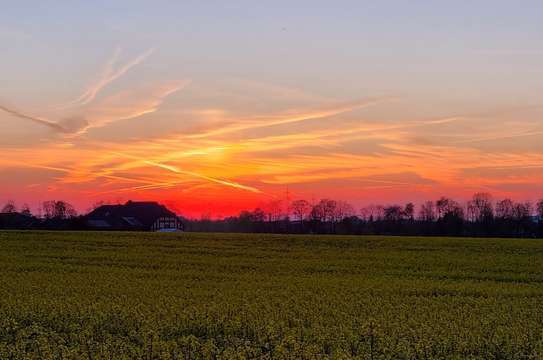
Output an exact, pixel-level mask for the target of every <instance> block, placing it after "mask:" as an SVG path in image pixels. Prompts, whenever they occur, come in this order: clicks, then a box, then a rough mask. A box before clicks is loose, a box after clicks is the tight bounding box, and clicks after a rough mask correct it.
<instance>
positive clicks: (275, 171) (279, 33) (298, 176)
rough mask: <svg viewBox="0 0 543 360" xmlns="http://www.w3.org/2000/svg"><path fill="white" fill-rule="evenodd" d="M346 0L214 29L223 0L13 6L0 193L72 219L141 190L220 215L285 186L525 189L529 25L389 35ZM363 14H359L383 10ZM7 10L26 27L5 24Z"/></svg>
mask: <svg viewBox="0 0 543 360" xmlns="http://www.w3.org/2000/svg"><path fill="white" fill-rule="evenodd" d="M352 5H353V7H352V8H351V11H349V12H348V13H343V12H342V13H341V14H339V12H341V9H339V8H334V9H333V10H330V11H333V12H338V14H336V15H338V16H336V17H334V19H343V21H341V22H337V20H331V19H328V18H327V17H325V16H324V15H325V14H326V13H327V12H326V11H324V8H322V9H321V8H319V6H315V7H312V8H311V9H310V10H308V9H307V8H305V9H302V8H300V9H294V8H293V9H292V12H293V13H296V14H298V16H305V15H303V14H306V15H307V12H308V11H309V12H310V14H309V15H313V16H309V15H308V16H307V18H305V17H304V18H300V17H295V16H286V17H285V16H283V15H281V16H279V13H276V12H274V11H271V10H270V12H269V13H268V15H269V16H265V17H262V18H261V20H262V21H258V22H253V21H250V22H249V20H247V19H246V18H243V19H238V20H236V21H231V22H230V21H228V19H230V18H229V17H228V16H232V19H234V18H236V19H237V16H238V15H236V14H239V12H238V11H237V10H236V11H235V9H230V8H228V7H226V8H224V9H222V10H221V11H222V13H221V14H223V15H224V16H226V17H225V18H223V17H221V18H220V20H216V19H215V20H216V21H215V20H214V21H211V20H210V19H208V17H210V16H212V15H213V12H212V11H211V10H210V9H200V8H198V9H196V8H190V9H185V10H186V11H184V12H183V11H178V12H177V13H178V14H186V15H180V16H187V19H186V20H187V21H189V22H190V21H193V20H194V19H193V18H191V17H190V16H189V15H190V14H193V15H194V16H197V18H198V16H199V18H198V19H199V20H201V21H202V22H201V23H200V24H202V23H203V24H209V26H204V27H198V26H197V24H192V26H191V27H190V28H182V27H180V26H178V23H176V22H168V21H171V20H172V19H170V15H169V12H168V11H167V9H162V10H160V9H155V8H153V9H143V8H141V9H140V8H135V9H133V11H134V13H133V17H132V18H131V19H130V21H125V20H126V19H124V18H123V17H122V16H120V15H118V14H117V15H112V14H110V13H104V14H102V13H100V11H98V10H96V9H87V12H83V11H82V10H79V9H76V8H75V7H74V8H70V7H68V8H67V9H64V8H62V9H60V8H59V9H56V10H55V9H54V6H52V8H47V9H42V10H41V11H42V13H40V16H41V17H40V16H38V13H36V14H33V12H34V11H36V12H37V11H38V10H36V9H15V7H14V9H11V12H12V14H11V15H13V16H11V17H9V16H8V17H7V18H6V19H3V20H6V21H3V23H4V25H2V26H4V27H1V26H0V40H6V42H5V43H6V44H8V47H9V49H8V50H9V51H7V52H6V55H5V56H4V58H3V60H2V61H3V62H2V63H0V72H1V73H2V74H3V80H4V83H3V86H2V89H0V148H1V151H2V156H1V157H0V175H1V178H0V179H1V180H0V202H5V201H7V200H10V199H12V200H15V201H16V202H17V203H18V204H22V203H28V204H30V205H31V207H32V208H36V207H37V205H38V204H39V203H40V202H41V201H45V200H50V199H65V200H67V201H69V202H72V203H73V204H74V205H76V207H77V208H78V210H79V211H85V210H87V209H88V208H89V207H90V206H91V205H92V204H93V203H96V202H98V201H108V202H118V201H126V200H129V199H132V200H157V201H160V202H163V203H165V204H167V205H168V206H170V207H172V208H174V209H175V210H176V211H178V212H179V213H181V214H184V215H187V216H200V215H202V214H211V215H212V216H225V215H230V214H235V213H237V212H239V211H240V210H241V209H246V208H254V207H256V206H266V204H268V203H270V202H273V201H277V200H283V199H285V197H286V191H287V189H288V193H289V196H290V198H291V199H296V198H305V199H308V200H312V199H314V200H317V199H319V198H324V197H329V198H335V199H341V200H346V201H348V202H350V203H352V204H353V205H355V207H356V208H359V207H361V206H364V205H366V204H369V203H375V202H379V203H384V204H387V203H393V202H407V201H413V202H416V203H419V202H421V201H423V200H427V199H436V198H437V197H439V196H441V195H448V196H451V197H455V198H457V199H458V200H465V199H467V198H468V197H469V196H470V195H471V194H473V193H474V192H480V191H484V192H491V193H492V194H494V197H495V198H503V197H511V198H514V199H517V200H536V199H539V198H541V197H543V186H542V184H543V146H542V145H541V144H542V143H543V121H542V120H541V119H542V115H543V101H542V98H541V94H543V81H542V80H541V79H543V76H541V75H542V74H541V70H540V64H541V60H543V52H541V51H540V50H538V49H536V48H533V47H531V45H530V44H528V43H527V41H528V40H529V39H532V38H533V39H539V38H540V37H537V36H536V35H537V34H536V32H534V31H532V30H533V29H532V30H529V29H528V28H526V29H525V28H524V27H528V26H529V24H532V20H534V21H535V20H536V19H532V18H531V16H530V14H528V13H524V12H520V11H517V10H518V9H516V10H515V11H517V12H515V13H512V12H511V11H506V10H508V9H505V8H504V9H501V8H500V9H501V10H503V13H502V12H500V13H498V12H496V13H492V14H487V13H486V10H484V11H485V14H486V15H487V18H486V20H487V21H486V22H482V23H481V19H480V18H477V19H478V20H477V22H476V21H475V18H474V19H472V20H473V22H470V21H471V20H470V19H471V18H469V17H466V18H464V17H463V15H462V14H460V13H454V11H457V10H458V9H456V8H455V9H454V11H453V9H449V10H451V12H448V13H447V12H441V10H440V8H438V7H435V8H434V7H430V8H431V9H430V10H431V11H433V12H434V14H433V15H432V16H431V17H430V16H429V17H427V18H418V16H420V14H419V15H416V14H412V16H413V17H412V18H411V19H414V18H415V17H417V19H418V20H417V21H407V20H406V19H403V20H401V21H404V22H402V23H401V24H402V27H401V31H399V29H396V30H395V29H394V28H392V27H390V26H389V27H388V28H382V26H384V25H383V24H385V23H383V21H377V20H376V18H375V17H371V16H370V15H371V14H372V13H369V14H370V15H368V11H369V10H367V9H366V10H367V11H366V10H364V9H362V8H357V6H359V5H357V4H352ZM135 6H136V7H137V6H143V5H141V4H140V5H135ZM172 6H173V5H172ZM175 6H181V5H175ZM381 6H384V5H379V6H376V7H375V8H374V9H373V8H372V9H371V11H373V12H375V13H374V14H373V15H374V16H381V19H383V20H387V19H388V16H389V15H390V14H391V13H390V12H389V11H388V9H386V7H383V8H382V9H381V8H380V7H381ZM410 9H411V8H409V9H404V10H405V11H408V12H409V11H411V10H410ZM500 9H498V10H500ZM246 10H247V11H248V12H253V11H257V10H258V9H257V8H256V7H254V5H251V4H246ZM430 10H429V11H430ZM471 10H472V11H477V10H476V9H471ZM480 10H481V11H483V9H480ZM498 10H496V11H498ZM501 10H500V11H501ZM17 11H21V14H24V16H27V14H28V16H36V18H35V19H36V21H33V22H29V23H28V24H27V25H26V26H24V27H20V26H19V25H18V24H15V23H13V22H10V21H8V20H9V18H16V17H17V16H16V13H17ZM210 11H211V12H210ZM458 11H459V10H458ZM48 12H50V13H48ZM146 12H152V13H153V14H155V17H154V18H155V19H160V21H158V20H157V21H154V20H153V21H154V22H150V23H149V22H148V19H147V18H143V17H142V18H140V17H139V15H141V14H143V13H146ZM313 12H315V13H313ZM8 13H10V9H8ZM357 14H358V15H357ZM417 14H418V13H417ZM53 15H54V16H53ZM57 15H58V16H61V17H62V18H63V19H65V20H66V23H71V26H72V28H73V32H66V31H64V30H63V29H61V28H60V27H59V26H60V25H59V24H58V21H56V20H55V16H57ZM71 15H73V16H74V17H71ZM355 15H356V16H355ZM393 15H394V14H392V15H390V16H393ZM396 15H397V14H396ZM505 15H507V16H505ZM221 16H222V15H221ZM365 16H367V17H368V19H367V21H361V19H362V18H363V17H365ZM394 16H395V15H394ZM191 19H192V20H191ZM459 19H462V21H464V22H465V23H469V24H471V25H472V26H473V27H479V28H477V29H475V28H470V27H469V26H468V27H466V26H460V25H459V23H458V21H459ZM500 19H502V20H503V19H513V20H511V23H503V22H500V21H498V20H500ZM0 20H2V18H1V17H0ZM207 20H209V22H206V21H207ZM389 20H390V19H389ZM101 21H103V23H100V22H101ZM194 21H196V20H194ZM329 21H332V22H333V23H334V24H333V25H334V26H331V24H330V23H329ZM276 22H277V23H279V24H280V26H279V28H275V27H274V26H277V25H276ZM435 22H440V24H441V25H440V26H441V27H439V29H440V31H434V32H433V30H432V31H430V30H431V29H434V30H435V29H437V28H436V27H435V26H434V25H435ZM392 23H394V24H395V23H396V22H395V21H392V20H390V23H389V25H391V24H392ZM36 24H41V27H39V28H38V27H35V26H37V25H36ZM168 24H170V25H168ZM176 24H177V25H176ZM496 24H500V26H499V27H496ZM534 24H535V23H534ZM513 25H514V26H513ZM361 26H362V27H363V28H362V27H361ZM391 26H396V25H391ZM398 26H399V25H398ZM81 34H85V36H87V40H88V41H87V42H81V41H80V38H81V37H80V35H81ZM502 40H503V41H502ZM506 40H507V41H506ZM22 44H24V46H22ZM44 44H47V46H45V45H44Z"/></svg>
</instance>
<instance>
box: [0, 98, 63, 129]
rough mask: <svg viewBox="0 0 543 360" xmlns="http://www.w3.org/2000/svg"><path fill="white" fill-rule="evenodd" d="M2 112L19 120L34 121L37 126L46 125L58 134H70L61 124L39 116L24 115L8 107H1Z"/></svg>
mask: <svg viewBox="0 0 543 360" xmlns="http://www.w3.org/2000/svg"><path fill="white" fill-rule="evenodd" d="M0 110H2V111H4V112H6V113H8V114H10V115H13V116H15V117H17V118H20V119H25V120H30V121H32V122H34V123H36V124H40V125H44V126H46V127H48V128H50V129H51V130H54V131H57V132H61V133H68V132H69V131H68V130H67V129H66V128H64V127H63V126H62V125H60V124H59V123H57V122H54V121H51V120H48V119H44V118H41V117H37V116H31V115H27V114H25V113H22V112H20V111H18V110H14V109H11V108H8V107H6V106H3V105H0Z"/></svg>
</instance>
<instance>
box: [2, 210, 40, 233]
mask: <svg viewBox="0 0 543 360" xmlns="http://www.w3.org/2000/svg"><path fill="white" fill-rule="evenodd" d="M36 224H37V220H36V218H35V217H33V216H31V215H25V214H21V213H17V212H13V213H0V229H19V230H24V229H32V228H33V227H35V226H36Z"/></svg>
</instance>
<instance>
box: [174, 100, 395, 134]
mask: <svg viewBox="0 0 543 360" xmlns="http://www.w3.org/2000/svg"><path fill="white" fill-rule="evenodd" d="M393 99H396V97H392V96H387V97H375V98H368V99H365V100H362V101H357V102H352V103H348V104H344V105H343V106H340V107H337V108H332V109H324V110H317V111H313V112H309V113H302V114H293V115H279V116H262V117H256V118H252V119H250V120H251V121H250V122H248V123H242V124H237V125H233V126H230V127H222V128H219V129H214V130H210V131H207V132H204V133H197V134H190V135H187V136H185V137H186V138H190V139H198V138H205V137H209V136H214V135H223V134H227V133H232V132H238V131H244V130H252V129H259V128H266V127H270V126H276V125H285V124H291V123H297V122H302V121H307V120H317V119H322V118H327V117H330V116H334V115H339V114H343V113H347V112H351V111H354V110H356V109H360V108H365V107H368V106H371V105H375V104H378V103H381V102H384V101H390V100H393Z"/></svg>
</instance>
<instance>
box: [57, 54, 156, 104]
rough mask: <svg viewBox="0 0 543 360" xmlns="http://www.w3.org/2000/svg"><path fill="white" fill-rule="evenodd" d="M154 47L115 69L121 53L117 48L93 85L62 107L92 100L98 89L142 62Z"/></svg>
mask: <svg viewBox="0 0 543 360" xmlns="http://www.w3.org/2000/svg"><path fill="white" fill-rule="evenodd" d="M154 51H155V49H153V48H151V49H149V50H147V51H145V52H144V53H143V54H141V55H139V56H138V57H136V58H134V59H133V60H131V61H129V62H128V63H127V64H125V65H124V66H121V67H120V68H119V69H117V70H115V69H114V67H115V63H116V62H117V60H118V58H119V55H120V54H121V49H119V48H117V49H116V50H115V52H114V54H113V56H112V58H111V59H110V60H109V61H108V62H107V63H106V66H105V70H104V72H103V74H102V76H101V77H100V78H99V79H98V81H96V83H95V84H94V85H91V86H90V87H89V88H88V89H87V91H85V92H84V93H83V94H81V96H79V97H78V98H77V99H75V100H73V101H71V102H70V103H68V104H67V105H65V106H64V107H70V106H81V105H86V104H88V103H90V102H91V101H93V100H94V99H95V98H96V96H97V95H98V93H99V92H100V90H102V89H103V88H104V87H105V86H107V85H108V84H110V83H111V82H113V81H115V80H117V79H118V78H120V77H121V76H123V75H124V74H126V72H128V70H130V69H131V68H133V67H134V66H136V65H138V64H140V63H142V62H143V61H144V60H145V59H147V58H148V57H149V56H150V55H151V54H152V53H153V52H154Z"/></svg>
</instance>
